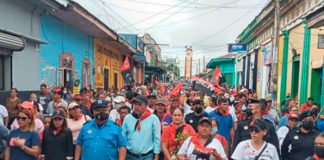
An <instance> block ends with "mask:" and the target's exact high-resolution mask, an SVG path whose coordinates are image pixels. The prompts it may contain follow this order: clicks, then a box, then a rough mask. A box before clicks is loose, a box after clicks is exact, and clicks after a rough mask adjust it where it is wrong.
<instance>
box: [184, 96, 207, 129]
mask: <svg viewBox="0 0 324 160" xmlns="http://www.w3.org/2000/svg"><path fill="white" fill-rule="evenodd" d="M193 111H194V112H192V113H189V114H187V115H186V117H185V122H186V123H187V124H189V125H191V127H192V128H193V129H194V130H195V131H196V132H197V131H198V122H199V119H201V118H202V117H208V114H207V113H206V112H204V101H202V100H200V99H196V100H194V102H193Z"/></svg>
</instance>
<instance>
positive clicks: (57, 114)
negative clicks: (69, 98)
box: [52, 110, 65, 118]
mask: <svg viewBox="0 0 324 160" xmlns="http://www.w3.org/2000/svg"><path fill="white" fill-rule="evenodd" d="M52 118H65V113H64V111H62V110H55V111H54V112H53V114H52Z"/></svg>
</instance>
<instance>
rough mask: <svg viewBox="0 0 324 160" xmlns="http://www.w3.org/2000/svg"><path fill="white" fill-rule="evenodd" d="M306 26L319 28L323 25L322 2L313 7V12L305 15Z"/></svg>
mask: <svg viewBox="0 0 324 160" xmlns="http://www.w3.org/2000/svg"><path fill="white" fill-rule="evenodd" d="M306 20H307V26H308V27H310V28H319V27H322V26H324V4H323V3H322V5H320V6H318V8H315V9H314V12H312V13H311V14H309V15H307V16H306Z"/></svg>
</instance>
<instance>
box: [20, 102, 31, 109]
mask: <svg viewBox="0 0 324 160" xmlns="http://www.w3.org/2000/svg"><path fill="white" fill-rule="evenodd" d="M19 106H20V107H22V108H25V109H33V108H34V104H33V103H32V102H29V101H24V102H23V103H21V104H20V105H19Z"/></svg>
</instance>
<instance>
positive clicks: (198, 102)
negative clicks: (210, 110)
mask: <svg viewBox="0 0 324 160" xmlns="http://www.w3.org/2000/svg"><path fill="white" fill-rule="evenodd" d="M198 104H199V105H204V101H203V100H201V99H196V100H194V101H193V105H198Z"/></svg>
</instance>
